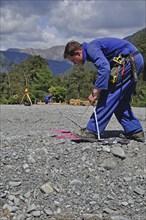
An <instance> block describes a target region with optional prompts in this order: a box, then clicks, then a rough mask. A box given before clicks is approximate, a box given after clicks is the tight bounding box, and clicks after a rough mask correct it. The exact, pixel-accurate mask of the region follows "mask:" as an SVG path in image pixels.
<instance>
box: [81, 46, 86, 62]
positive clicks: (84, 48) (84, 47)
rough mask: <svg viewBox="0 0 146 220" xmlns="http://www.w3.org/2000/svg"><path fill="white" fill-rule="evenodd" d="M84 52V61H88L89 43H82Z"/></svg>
mask: <svg viewBox="0 0 146 220" xmlns="http://www.w3.org/2000/svg"><path fill="white" fill-rule="evenodd" d="M82 52H83V59H84V61H86V60H87V43H86V42H84V43H82Z"/></svg>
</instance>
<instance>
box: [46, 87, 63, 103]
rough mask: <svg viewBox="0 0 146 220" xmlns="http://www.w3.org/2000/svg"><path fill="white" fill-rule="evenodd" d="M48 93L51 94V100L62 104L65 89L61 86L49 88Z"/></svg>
mask: <svg viewBox="0 0 146 220" xmlns="http://www.w3.org/2000/svg"><path fill="white" fill-rule="evenodd" d="M49 92H50V93H51V94H52V99H53V100H54V101H55V102H64V101H65V98H66V94H67V89H66V88H64V87H62V86H56V87H54V86H51V87H50V88H49Z"/></svg>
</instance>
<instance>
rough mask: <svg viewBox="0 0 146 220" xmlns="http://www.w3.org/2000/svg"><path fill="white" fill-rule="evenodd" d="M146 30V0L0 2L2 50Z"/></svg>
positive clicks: (86, 39) (122, 36)
mask: <svg viewBox="0 0 146 220" xmlns="http://www.w3.org/2000/svg"><path fill="white" fill-rule="evenodd" d="M145 27H146V0H0V31H1V39H0V50H7V49H8V48H19V49H25V48H35V49H48V48H50V47H52V46H57V45H65V44H66V43H67V42H68V41H70V40H76V41H79V42H80V43H82V42H89V41H91V40H93V39H95V38H100V37H118V38H124V37H127V36H130V35H132V34H133V33H135V32H137V31H139V30H141V29H143V28H145Z"/></svg>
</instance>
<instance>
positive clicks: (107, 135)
mask: <svg viewBox="0 0 146 220" xmlns="http://www.w3.org/2000/svg"><path fill="white" fill-rule="evenodd" d="M123 133H124V132H123V130H119V131H117V130H112V131H111V130H109V131H108V130H107V131H104V132H103V134H102V135H101V137H102V138H116V137H119V135H120V134H123Z"/></svg>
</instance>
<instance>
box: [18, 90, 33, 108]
mask: <svg viewBox="0 0 146 220" xmlns="http://www.w3.org/2000/svg"><path fill="white" fill-rule="evenodd" d="M25 97H27V98H28V100H29V102H30V105H32V101H31V98H30V96H29V94H28V88H25V90H24V95H23V97H22V99H21V102H20V105H21V104H22V102H23V100H24V98H25Z"/></svg>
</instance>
